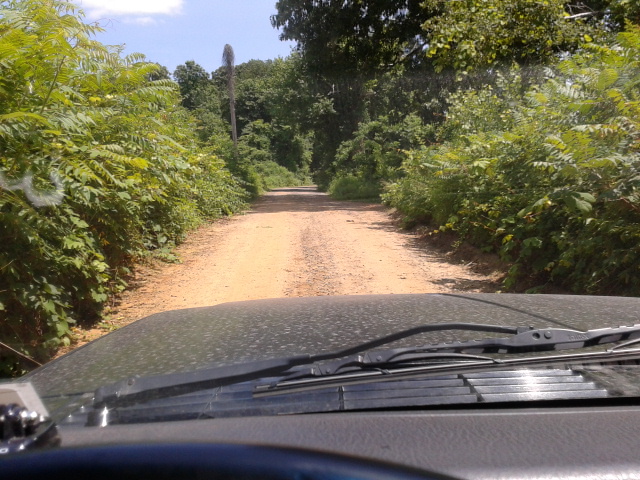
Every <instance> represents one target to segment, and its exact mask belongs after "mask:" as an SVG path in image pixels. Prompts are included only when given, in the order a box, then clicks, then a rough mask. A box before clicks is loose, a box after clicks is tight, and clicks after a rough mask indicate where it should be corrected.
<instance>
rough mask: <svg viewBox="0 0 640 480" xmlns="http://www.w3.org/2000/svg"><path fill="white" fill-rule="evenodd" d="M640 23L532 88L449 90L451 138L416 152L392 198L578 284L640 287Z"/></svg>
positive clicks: (528, 272) (621, 289) (577, 287)
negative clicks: (451, 93) (611, 43)
mask: <svg viewBox="0 0 640 480" xmlns="http://www.w3.org/2000/svg"><path fill="white" fill-rule="evenodd" d="M639 59H640V29H638V28H637V27H633V28H630V29H629V30H628V31H627V32H626V33H620V34H619V35H618V37H617V42H616V43H615V44H614V45H611V46H598V45H593V44H589V45H585V49H584V51H582V52H581V53H579V54H576V55H573V56H572V57H571V58H569V59H567V60H565V61H563V62H561V63H559V64H558V65H557V67H556V68H555V69H553V70H548V71H547V74H546V76H547V78H546V80H545V81H543V82H541V83H540V84H539V85H535V86H531V87H529V88H528V89H526V90H525V91H523V90H522V88H521V79H520V78H519V75H518V73H517V70H515V71H512V72H510V73H509V74H507V75H506V76H505V78H503V80H502V83H501V84H500V85H499V87H500V88H499V89H496V88H493V87H486V88H484V89H480V90H470V91H466V92H460V93H459V94H457V95H454V96H453V97H452V98H451V106H450V110H449V115H448V118H447V121H446V122H445V123H444V124H443V125H442V127H441V138H442V140H443V142H442V144H439V145H437V146H433V147H430V148H426V149H422V150H414V151H411V152H409V154H408V158H407V160H406V161H405V163H404V170H405V172H406V177H405V178H403V179H402V180H400V181H398V182H396V183H395V184H394V185H392V186H391V187H390V188H389V191H388V193H387V194H386V197H385V198H386V200H387V201H388V202H389V203H390V204H392V205H394V206H396V207H398V208H399V209H400V210H402V211H403V212H404V213H405V215H406V216H407V219H408V220H411V221H433V222H435V223H436V224H437V225H440V230H455V231H457V232H458V233H460V235H462V236H463V237H464V238H468V239H470V240H472V241H473V242H474V243H476V244H477V245H480V246H483V247H485V248H487V249H490V250H495V251H498V252H500V253H501V255H502V256H503V257H504V258H505V259H507V260H509V261H510V262H512V264H513V267H512V268H511V270H510V275H509V278H508V279H507V285H510V284H513V282H515V281H516V280H518V279H520V278H522V277H529V278H531V277H532V278H533V279H535V281H536V282H537V283H538V284H542V283H544V282H547V281H554V282H555V283H556V284H561V285H562V286H564V287H565V288H567V289H570V290H572V291H574V292H578V293H627V294H637V293H638V292H640V175H639V174H640V61H639Z"/></svg>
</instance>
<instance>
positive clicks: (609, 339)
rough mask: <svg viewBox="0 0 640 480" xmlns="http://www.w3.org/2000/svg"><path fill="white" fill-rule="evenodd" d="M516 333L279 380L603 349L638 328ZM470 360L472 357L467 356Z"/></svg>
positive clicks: (636, 334) (389, 353)
mask: <svg viewBox="0 0 640 480" xmlns="http://www.w3.org/2000/svg"><path fill="white" fill-rule="evenodd" d="M516 330H517V332H516V333H514V334H513V335H512V336H511V337H506V338H486V339H480V340H471V341H464V342H458V341H455V342H446V343H438V344H431V345H424V346H420V347H409V348H395V349H388V350H379V351H369V352H366V353H362V354H357V355H351V356H349V357H347V358H342V359H340V360H335V361H331V362H324V363H317V364H313V365H310V366H307V367H304V368H300V369H298V370H296V371H295V372H292V373H291V374H290V376H288V377H285V378H283V379H282V380H283V381H288V380H293V379H299V378H309V377H326V376H329V375H337V374H340V373H345V372H353V371H356V370H363V369H382V368H386V367H391V366H398V365H400V364H408V363H411V362H425V361H430V362H434V361H438V360H441V359H442V358H439V357H438V356H439V355H440V356H442V357H444V358H446V357H447V354H449V355H450V356H451V357H454V358H457V359H460V360H462V359H463V358H461V357H462V355H463V354H487V353H499V354H509V353H532V352H541V351H558V350H567V349H578V348H586V347H592V346H597V345H605V344H609V343H615V342H620V341H625V340H633V339H638V338H640V324H636V325H633V326H628V327H624V326H623V327H614V328H601V329H594V330H587V331H585V332H582V331H579V330H569V329H561V328H545V329H535V328H533V327H521V328H517V329H516ZM625 345H626V344H625ZM614 350H615V348H613V349H612V350H611V351H612V352H613V351H614ZM470 358H472V357H471V356H470ZM483 360H491V361H493V362H494V363H500V362H499V360H497V359H492V358H490V357H485V358H483ZM272 387H273V385H272Z"/></svg>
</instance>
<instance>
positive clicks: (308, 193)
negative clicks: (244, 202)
mask: <svg viewBox="0 0 640 480" xmlns="http://www.w3.org/2000/svg"><path fill="white" fill-rule="evenodd" d="M337 210H340V211H353V212H362V211H371V210H379V211H383V210H384V207H383V206H382V205H379V204H376V203H368V202H357V201H345V200H333V199H332V198H331V197H330V196H329V195H327V194H326V193H322V192H319V191H318V190H317V188H316V187H291V188H278V189H275V190H271V191H270V192H268V193H266V194H265V195H263V196H262V197H260V199H259V200H258V201H257V202H256V203H254V205H253V207H252V209H251V211H249V212H247V214H248V215H251V214H256V213H282V212H293V213H295V212H326V211H337Z"/></svg>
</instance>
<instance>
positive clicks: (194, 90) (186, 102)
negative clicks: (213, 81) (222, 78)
mask: <svg viewBox="0 0 640 480" xmlns="http://www.w3.org/2000/svg"><path fill="white" fill-rule="evenodd" d="M173 78H174V79H175V81H176V82H177V83H178V85H179V86H180V95H182V106H183V107H185V108H187V109H189V110H193V109H195V108H197V107H198V106H199V105H201V104H202V103H203V102H204V100H205V97H206V95H207V87H208V86H209V84H210V81H209V74H208V73H207V72H206V70H205V69H204V68H202V67H201V66H200V65H198V64H197V63H196V62H194V61H193V60H188V61H187V62H185V64H184V65H178V67H177V68H176V70H175V72H173Z"/></svg>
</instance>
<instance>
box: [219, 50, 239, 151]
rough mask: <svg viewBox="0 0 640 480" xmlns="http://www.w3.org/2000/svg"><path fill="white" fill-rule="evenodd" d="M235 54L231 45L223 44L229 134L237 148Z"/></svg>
mask: <svg viewBox="0 0 640 480" xmlns="http://www.w3.org/2000/svg"><path fill="white" fill-rule="evenodd" d="M235 58H236V57H235V54H234V53H233V47H231V45H229V44H228V43H227V44H226V45H225V46H224V50H223V52H222V63H223V65H224V67H225V69H226V71H227V89H228V91H229V111H230V114H231V135H232V137H233V144H234V146H235V147H236V148H237V146H238V130H237V125H236V99H235V88H236V85H235V77H236V75H235V65H234V62H235Z"/></svg>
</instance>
